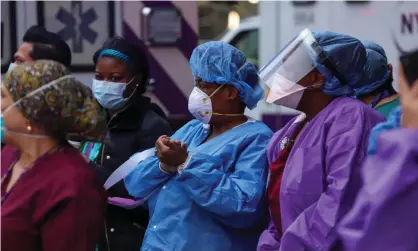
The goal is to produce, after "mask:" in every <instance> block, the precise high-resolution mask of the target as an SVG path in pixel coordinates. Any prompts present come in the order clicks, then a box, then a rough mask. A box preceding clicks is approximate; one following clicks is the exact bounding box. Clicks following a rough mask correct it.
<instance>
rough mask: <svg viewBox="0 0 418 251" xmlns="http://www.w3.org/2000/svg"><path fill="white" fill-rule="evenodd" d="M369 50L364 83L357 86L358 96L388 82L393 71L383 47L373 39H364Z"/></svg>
mask: <svg viewBox="0 0 418 251" xmlns="http://www.w3.org/2000/svg"><path fill="white" fill-rule="evenodd" d="M363 44H364V46H365V47H366V51H367V60H366V64H365V66H364V78H363V80H362V82H361V83H362V85H361V86H360V87H359V88H356V89H355V91H356V96H359V95H364V94H368V93H371V92H373V91H375V90H376V89H378V88H379V87H381V86H383V85H385V84H386V83H387V80H388V78H389V77H390V75H391V72H390V70H389V68H388V60H387V58H386V53H385V50H383V48H382V47H381V46H380V45H378V44H377V43H374V42H372V41H363Z"/></svg>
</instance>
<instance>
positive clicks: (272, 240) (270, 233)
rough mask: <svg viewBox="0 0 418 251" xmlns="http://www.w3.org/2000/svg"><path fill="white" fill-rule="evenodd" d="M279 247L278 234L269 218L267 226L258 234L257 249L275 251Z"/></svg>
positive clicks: (258, 250) (259, 250)
mask: <svg viewBox="0 0 418 251" xmlns="http://www.w3.org/2000/svg"><path fill="white" fill-rule="evenodd" d="M279 248H280V234H279V232H278V231H277V229H276V226H275V225H274V223H273V221H272V220H271V219H269V226H268V228H267V229H266V230H264V231H263V233H262V234H261V236H260V239H259V240H258V245H257V251H277V250H279Z"/></svg>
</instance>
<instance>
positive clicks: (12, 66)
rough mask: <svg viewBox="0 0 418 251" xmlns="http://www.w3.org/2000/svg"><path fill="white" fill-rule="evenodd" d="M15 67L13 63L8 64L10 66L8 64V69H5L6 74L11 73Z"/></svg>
mask: <svg viewBox="0 0 418 251" xmlns="http://www.w3.org/2000/svg"><path fill="white" fill-rule="evenodd" d="M16 66H17V64H15V63H10V64H9V68H8V69H7V72H10V71H12V70H13V69H14V68H16Z"/></svg>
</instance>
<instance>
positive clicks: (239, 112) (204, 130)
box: [125, 42, 272, 251]
mask: <svg viewBox="0 0 418 251" xmlns="http://www.w3.org/2000/svg"><path fill="white" fill-rule="evenodd" d="M190 67H191V70H192V74H193V76H194V77H195V81H194V82H195V87H194V89H193V91H192V93H191V95H190V98H189V110H190V112H191V113H192V114H193V115H194V117H195V118H196V120H192V121H191V122H189V123H188V124H186V125H185V126H183V127H182V128H180V129H179V130H178V131H177V132H176V133H175V134H174V135H172V136H171V137H168V136H162V137H160V138H159V139H158V141H157V142H156V148H155V149H156V151H155V152H156V153H155V156H151V157H150V158H148V159H146V160H144V161H143V162H142V163H141V164H139V165H138V166H137V167H136V168H135V170H134V171H132V172H131V173H130V174H129V175H128V176H127V177H126V178H125V185H126V187H127V189H128V191H129V193H130V194H131V195H132V196H134V197H135V198H146V199H147V203H148V206H149V208H150V217H151V219H150V223H149V226H148V229H147V232H146V235H145V239H144V241H143V245H142V249H141V250H143V251H151V250H152V251H154V250H155V251H157V250H158V251H161V250H164V251H174V250H181V251H196V250H204V251H230V250H240V251H246V250H248V251H253V250H255V248H256V245H257V239H258V236H259V234H260V233H261V231H260V230H261V229H260V228H259V227H258V226H259V225H260V222H261V219H262V216H263V214H264V213H265V211H264V210H263V209H265V207H264V204H265V203H264V191H265V187H266V179H267V174H268V166H267V157H266V147H267V143H268V141H269V140H270V138H271V136H272V132H271V130H270V129H269V128H268V127H267V126H266V125H265V124H263V123H261V122H258V121H255V120H253V119H251V118H248V117H246V116H244V110H245V108H246V107H248V108H250V109H252V108H254V107H255V106H256V104H257V102H258V101H259V100H261V99H262V97H263V90H262V88H261V87H260V86H259V84H258V76H257V70H256V68H255V67H254V65H252V64H251V63H246V58H245V56H244V54H243V53H242V52H241V51H239V50H238V49H236V48H234V47H233V46H231V45H229V44H226V43H223V42H208V43H205V44H202V45H200V46H198V47H197V48H196V49H195V50H194V51H193V54H192V56H191V58H190Z"/></svg>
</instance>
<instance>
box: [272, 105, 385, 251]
mask: <svg viewBox="0 0 418 251" xmlns="http://www.w3.org/2000/svg"><path fill="white" fill-rule="evenodd" d="M366 114H367V113H361V112H349V113H348V112H344V113H342V114H340V115H339V116H338V117H337V118H334V121H333V122H332V126H330V127H329V131H328V132H327V138H326V139H324V142H326V144H325V146H324V147H323V151H324V152H325V153H326V154H325V158H324V163H325V167H324V176H325V177H324V186H325V187H324V192H323V193H322V195H321V196H320V198H319V200H318V201H316V202H315V203H313V204H312V205H311V206H309V207H308V208H307V209H305V210H304V211H303V212H302V213H301V214H300V215H299V216H298V217H297V218H296V220H295V221H294V222H293V223H292V224H291V225H290V226H289V227H288V228H287V229H286V231H285V232H284V233H283V237H282V239H281V244H280V251H293V250H295V251H296V250H298V251H302V250H309V251H319V250H321V251H327V250H329V249H330V247H331V246H332V245H333V244H334V242H335V240H336V236H337V234H336V224H337V222H339V220H340V219H341V216H342V215H345V213H346V212H348V210H349V209H350V205H352V203H353V202H354V198H355V195H356V194H357V192H358V190H359V188H360V186H361V176H360V167H361V164H362V163H363V161H364V159H365V157H366V152H367V141H368V137H369V133H370V131H371V129H372V127H373V126H374V125H375V124H376V123H377V122H378V121H375V118H376V117H373V116H370V117H368V116H367V115H366ZM365 115H366V116H365ZM377 118H380V117H377ZM321 126H327V125H326V124H325V125H321ZM307 158H308V157H307Z"/></svg>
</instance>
